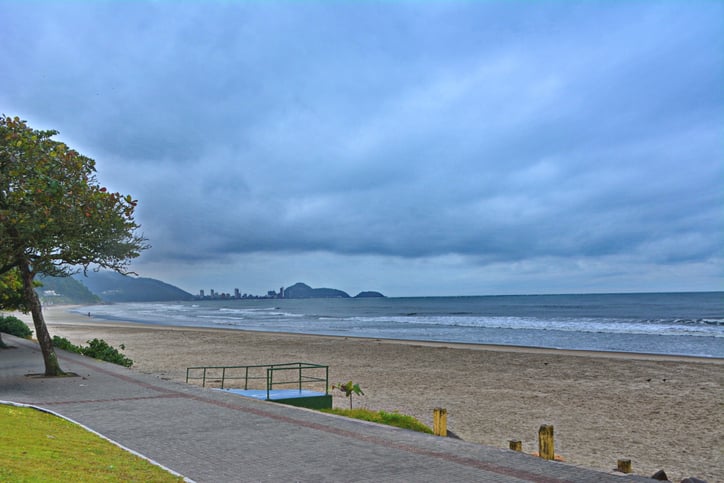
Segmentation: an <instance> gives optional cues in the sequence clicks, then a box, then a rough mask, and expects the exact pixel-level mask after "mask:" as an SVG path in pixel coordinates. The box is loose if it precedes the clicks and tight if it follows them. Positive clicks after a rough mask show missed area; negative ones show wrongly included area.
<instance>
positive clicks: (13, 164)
mask: <svg viewBox="0 0 724 483" xmlns="http://www.w3.org/2000/svg"><path fill="white" fill-rule="evenodd" d="M56 134H58V132H57V131H53V130H46V131H39V130H35V129H32V128H30V127H29V126H28V125H27V123H26V122H25V121H23V120H20V119H19V118H18V117H14V118H11V117H9V116H5V115H2V116H1V117H0V275H2V274H4V273H8V272H10V271H12V270H17V272H18V273H19V275H20V279H21V281H22V284H23V302H24V304H25V307H26V308H27V309H28V310H29V311H30V312H31V313H32V315H33V322H34V324H35V326H36V334H37V337H38V342H39V343H40V346H41V349H42V350H43V356H44V359H45V365H46V375H58V374H59V373H62V371H61V370H60V368H59V367H58V365H57V360H55V354H54V351H53V349H52V344H51V341H50V337H49V335H48V334H47V328H46V327H45V321H44V320H43V317H42V311H41V310H40V301H39V300H38V297H37V294H36V293H35V289H34V283H33V281H34V278H35V276H36V275H39V274H43V275H50V276H64V275H70V274H72V273H75V272H77V271H79V270H88V268H89V267H93V268H106V269H111V270H115V271H118V272H121V273H127V271H128V264H129V263H130V261H131V260H132V259H133V258H135V257H137V256H138V255H139V254H140V252H141V251H142V250H144V249H146V248H148V245H147V244H146V243H145V238H144V237H143V236H142V235H139V234H138V233H137V231H138V229H139V228H140V227H139V225H138V224H137V223H136V221H135V219H134V210H135V208H136V205H137V201H136V200H134V199H133V198H132V197H131V196H130V195H121V194H120V193H111V192H109V191H108V190H107V189H106V188H105V187H102V186H100V185H99V183H98V180H97V179H96V176H95V161H94V160H93V159H91V158H89V157H86V156H83V155H81V154H79V153H78V152H77V151H75V150H73V149H71V148H69V147H68V146H66V145H65V144H64V143H62V142H59V141H55V140H53V139H52V137H53V136H55V135H56ZM46 339H47V340H46Z"/></svg>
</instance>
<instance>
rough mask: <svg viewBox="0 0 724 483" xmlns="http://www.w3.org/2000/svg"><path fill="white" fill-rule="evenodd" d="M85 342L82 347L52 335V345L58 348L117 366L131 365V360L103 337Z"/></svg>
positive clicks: (122, 346)
mask: <svg viewBox="0 0 724 483" xmlns="http://www.w3.org/2000/svg"><path fill="white" fill-rule="evenodd" d="M86 342H87V343H88V345H87V346H86V347H83V346H77V345H75V344H73V343H72V342H70V341H69V340H68V339H66V338H65V337H58V336H57V335H56V336H54V337H53V346H55V347H57V348H58V349H63V350H66V351H68V352H75V353H76V354H83V355H84V356H88V357H92V358H94V359H99V360H102V361H106V362H112V363H113V364H118V365H119V366H124V367H131V366H132V365H133V360H131V359H129V358H128V357H126V356H124V355H123V354H121V353H120V352H119V351H118V349H116V348H115V347H113V346H111V345H109V344H108V342H106V341H104V340H103V339H93V340H89V341H86ZM119 347H120V348H121V350H123V349H125V348H126V347H125V346H124V345H123V344H121V345H120V346H119Z"/></svg>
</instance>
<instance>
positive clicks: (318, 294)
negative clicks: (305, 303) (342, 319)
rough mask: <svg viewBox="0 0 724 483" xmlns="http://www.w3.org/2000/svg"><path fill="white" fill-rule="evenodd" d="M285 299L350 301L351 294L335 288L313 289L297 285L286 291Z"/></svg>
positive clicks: (303, 284) (301, 284)
mask: <svg viewBox="0 0 724 483" xmlns="http://www.w3.org/2000/svg"><path fill="white" fill-rule="evenodd" d="M284 298H285V299H331V298H345V299H348V298H350V297H349V294H348V293H346V292H343V291H342V290H337V289H335V288H312V287H310V286H309V285H307V284H305V283H295V284H294V285H292V286H291V287H287V288H285V289H284Z"/></svg>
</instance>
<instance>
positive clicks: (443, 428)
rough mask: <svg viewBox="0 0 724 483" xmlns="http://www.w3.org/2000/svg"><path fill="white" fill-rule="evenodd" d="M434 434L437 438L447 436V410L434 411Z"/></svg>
mask: <svg viewBox="0 0 724 483" xmlns="http://www.w3.org/2000/svg"><path fill="white" fill-rule="evenodd" d="M432 432H433V433H434V434H435V436H447V409H444V408H435V409H434V410H433V413H432Z"/></svg>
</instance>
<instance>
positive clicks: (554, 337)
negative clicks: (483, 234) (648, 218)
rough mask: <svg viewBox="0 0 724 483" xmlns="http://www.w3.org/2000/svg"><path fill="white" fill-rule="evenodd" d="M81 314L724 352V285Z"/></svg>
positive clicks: (128, 306) (131, 306)
mask: <svg viewBox="0 0 724 483" xmlns="http://www.w3.org/2000/svg"><path fill="white" fill-rule="evenodd" d="M74 311H75V312H78V313H82V314H87V313H88V312H90V313H91V314H92V316H93V317H94V318H95V319H103V320H127V321H133V322H142V323H147V324H160V325H175V326H188V327H215V328H228V329H240V330H255V331H268V332H293V333H300V334H323V335H336V336H348V337H371V338H385V339H403V340H421V341H440V342H462V343H474V344H497V345H515V346H529V347H545V348H556V349H575V350H595V351H617V352H631V353H649V354H670V355H689V356H699V357H717V358H724V292H698V293H646V294H591V295H506V296H480V297H414V298H412V297H411V298H359V299H288V300H287V299H260V300H245V299H241V300H198V301H189V302H163V303H160V302H159V303H120V304H109V305H92V306H87V307H81V308H77V309H75V310H74Z"/></svg>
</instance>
